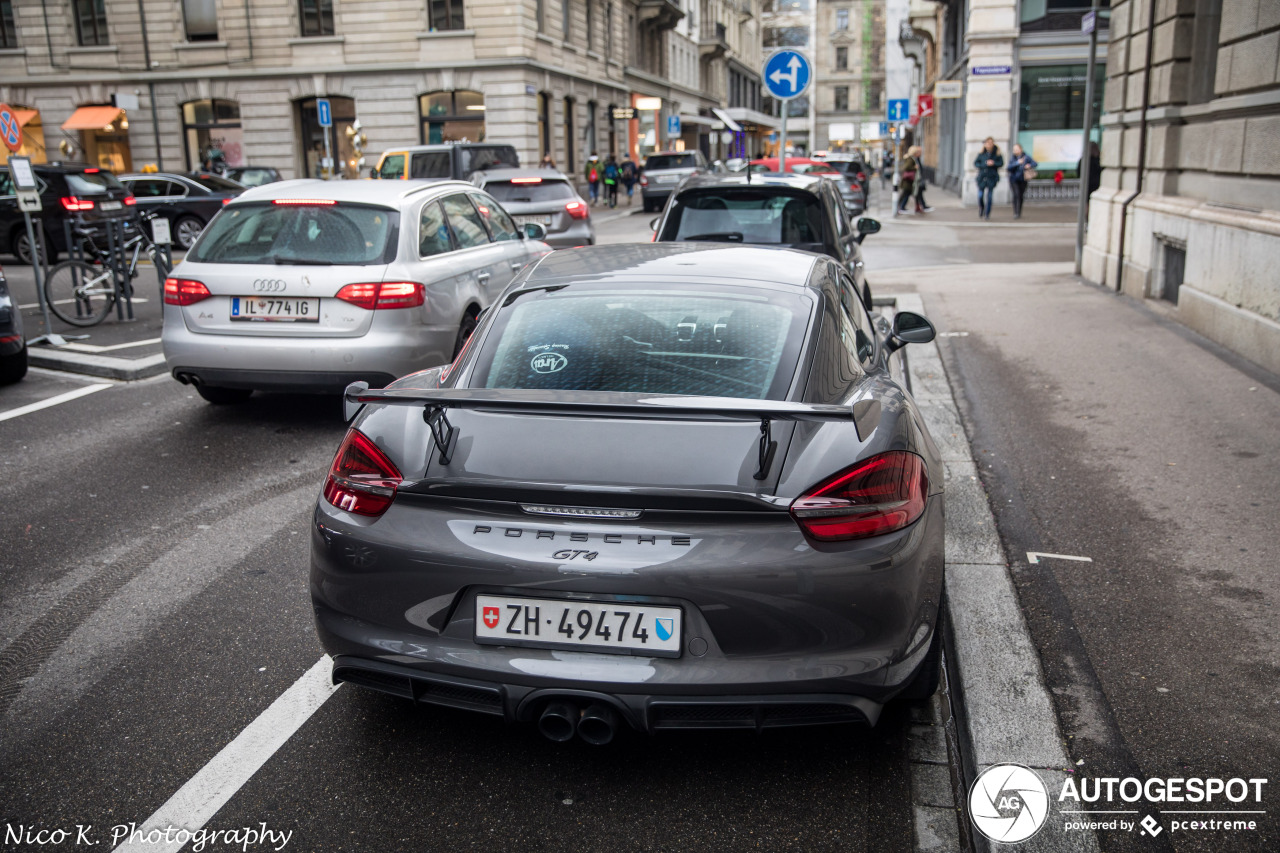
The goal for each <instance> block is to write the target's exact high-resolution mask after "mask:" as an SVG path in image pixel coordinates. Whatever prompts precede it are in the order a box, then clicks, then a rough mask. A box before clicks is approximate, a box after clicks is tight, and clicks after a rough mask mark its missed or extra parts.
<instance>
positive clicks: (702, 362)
mask: <svg viewBox="0 0 1280 853" xmlns="http://www.w3.org/2000/svg"><path fill="white" fill-rule="evenodd" d="M812 307H813V303H812V301H811V300H810V299H808V298H807V297H806V296H803V295H801V294H799V293H779V292H775V291H771V290H764V289H755V288H746V287H727V286H719V285H703V284H699V283H696V282H694V283H689V282H682V283H672V284H666V285H652V286H649V285H646V286H637V287H635V288H626V289H623V288H618V287H616V286H606V285H594V286H593V285H576V284H575V285H572V286H570V287H566V288H562V289H557V290H541V291H531V292H528V293H525V294H521V295H519V296H518V297H516V299H515V301H514V302H512V303H511V304H508V305H506V306H505V307H503V308H500V309H499V313H498V315H497V317H496V318H495V324H494V326H493V328H492V330H491V331H490V332H489V334H488V335H487V336H486V338H485V342H484V348H483V349H482V350H481V352H480V353H479V354H478V358H477V362H476V371H475V374H474V378H473V380H472V385H473V387H480V388H536V389H544V390H555V391H618V392H630V393H647V394H691V395H699V396H709V397H740V398H746V399H756V400H763V399H768V400H782V399H785V398H786V394H787V390H788V388H789V387H790V385H791V380H792V378H793V377H794V376H795V371H796V362H797V359H798V358H799V353H800V349H801V343H802V342H803V338H804V334H805V329H806V328H807V326H808V320H809V316H810V314H811V312H812Z"/></svg>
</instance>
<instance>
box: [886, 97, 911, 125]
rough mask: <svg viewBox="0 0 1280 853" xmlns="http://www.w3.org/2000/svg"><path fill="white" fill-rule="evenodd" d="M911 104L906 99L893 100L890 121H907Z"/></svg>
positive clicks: (890, 105) (890, 107) (890, 103)
mask: <svg viewBox="0 0 1280 853" xmlns="http://www.w3.org/2000/svg"><path fill="white" fill-rule="evenodd" d="M909 103H910V102H909V101H908V100H907V99H906V98H893V99H891V100H890V101H889V116H888V118H889V121H906V120H907V112H908V110H909V109H910V108H909V107H908V104H909Z"/></svg>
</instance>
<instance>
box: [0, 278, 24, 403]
mask: <svg viewBox="0 0 1280 853" xmlns="http://www.w3.org/2000/svg"><path fill="white" fill-rule="evenodd" d="M26 375H27V341H26V339H25V338H24V337H23V336H22V312H21V311H20V310H18V300H16V299H14V298H13V294H11V293H10V292H9V284H8V282H6V281H5V277H4V270H3V269H0V385H9V384H11V383H13V382H17V381H18V380H19V379H21V378H22V377H24V376H26Z"/></svg>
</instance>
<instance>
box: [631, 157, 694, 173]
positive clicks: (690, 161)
mask: <svg viewBox="0 0 1280 853" xmlns="http://www.w3.org/2000/svg"><path fill="white" fill-rule="evenodd" d="M644 167H645V169H646V170H653V169H696V168H698V158H697V157H695V156H693V155H692V154H654V155H652V156H650V157H649V159H648V160H645V161H644Z"/></svg>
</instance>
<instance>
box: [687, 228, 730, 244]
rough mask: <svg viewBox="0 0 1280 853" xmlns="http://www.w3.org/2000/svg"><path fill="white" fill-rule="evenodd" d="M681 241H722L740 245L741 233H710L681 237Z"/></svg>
mask: <svg viewBox="0 0 1280 853" xmlns="http://www.w3.org/2000/svg"><path fill="white" fill-rule="evenodd" d="M680 239H681V240H724V241H726V242H729V243H741V242H742V232H741V231H712V232H708V233H706V234H692V235H690V236H688V237H681V238H680Z"/></svg>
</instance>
